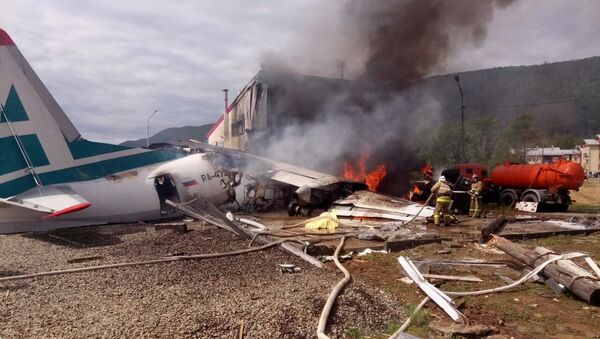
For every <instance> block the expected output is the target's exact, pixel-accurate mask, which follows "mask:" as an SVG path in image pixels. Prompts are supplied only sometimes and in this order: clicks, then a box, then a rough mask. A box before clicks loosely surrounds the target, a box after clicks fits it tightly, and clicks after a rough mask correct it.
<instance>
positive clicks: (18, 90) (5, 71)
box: [0, 29, 172, 198]
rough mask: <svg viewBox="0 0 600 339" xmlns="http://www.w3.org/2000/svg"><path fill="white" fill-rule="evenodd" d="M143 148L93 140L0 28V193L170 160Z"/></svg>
mask: <svg viewBox="0 0 600 339" xmlns="http://www.w3.org/2000/svg"><path fill="white" fill-rule="evenodd" d="M168 158H172V156H171V155H165V154H163V153H160V152H150V151H148V150H146V149H140V148H129V147H125V146H118V145H111V144H105V143H99V142H92V141H88V140H85V139H83V138H82V137H81V135H80V133H79V132H78V131H77V129H76V128H75V126H74V125H73V123H72V122H71V121H70V120H69V118H68V117H67V115H66V114H65V112H64V111H63V110H62V108H61V107H60V106H59V105H58V103H57V102H56V100H55V99H54V98H53V97H52V95H51V94H50V92H49V91H48V89H47V88H46V86H44V84H43V83H42V81H41V80H40V78H39V77H38V76H37V75H36V73H35V72H34V70H33V69H32V68H31V66H30V65H29V63H28V62H27V60H25V58H24V57H23V55H22V54H21V52H20V51H19V49H18V48H17V46H16V45H15V43H14V42H13V40H12V39H11V37H10V36H9V35H8V34H7V33H6V32H5V31H4V30H2V29H0V198H8V197H11V196H14V195H17V194H20V193H23V192H25V191H27V190H30V189H32V188H34V187H36V186H38V187H43V186H46V185H50V184H58V183H64V182H73V181H84V180H93V179H96V178H100V177H103V176H106V175H109V174H112V173H116V172H119V171H124V170H130V169H132V168H135V166H138V167H141V166H144V165H147V164H150V163H157V162H160V161H166V160H169V159H168Z"/></svg>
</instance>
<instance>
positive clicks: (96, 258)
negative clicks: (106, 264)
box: [67, 255, 104, 264]
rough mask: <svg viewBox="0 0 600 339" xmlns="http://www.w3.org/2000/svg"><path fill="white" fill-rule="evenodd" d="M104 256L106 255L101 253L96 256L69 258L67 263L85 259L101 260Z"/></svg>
mask: <svg viewBox="0 0 600 339" xmlns="http://www.w3.org/2000/svg"><path fill="white" fill-rule="evenodd" d="M103 258H104V257H103V256H101V255H95V256H91V257H80V258H73V259H68V260H67V263H68V264H74V263H79V262H85V261H93V260H100V259H103Z"/></svg>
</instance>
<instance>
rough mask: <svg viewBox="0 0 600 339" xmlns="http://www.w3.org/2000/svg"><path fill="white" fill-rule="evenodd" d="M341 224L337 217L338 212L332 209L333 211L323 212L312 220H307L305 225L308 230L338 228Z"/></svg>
mask: <svg viewBox="0 0 600 339" xmlns="http://www.w3.org/2000/svg"><path fill="white" fill-rule="evenodd" d="M338 225H339V221H338V218H337V214H336V212H335V210H334V209H333V210H331V212H323V213H321V215H319V216H318V217H316V218H313V220H312V221H310V222H307V223H306V224H305V225H304V228H306V229H307V230H322V229H324V230H333V229H336V228H337V227H338Z"/></svg>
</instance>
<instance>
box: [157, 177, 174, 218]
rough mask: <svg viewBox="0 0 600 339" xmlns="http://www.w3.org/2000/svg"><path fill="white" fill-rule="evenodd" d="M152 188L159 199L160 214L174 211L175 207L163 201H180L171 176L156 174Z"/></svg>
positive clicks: (168, 213)
mask: <svg viewBox="0 0 600 339" xmlns="http://www.w3.org/2000/svg"><path fill="white" fill-rule="evenodd" d="M154 188H155V189H156V193H157V194H158V200H159V201H160V215H163V216H164V215H170V214H172V213H173V212H175V209H174V208H173V207H172V206H171V205H169V204H167V203H166V202H165V201H167V200H171V201H172V202H175V203H179V202H180V201H179V192H178V191H177V186H176V185H175V180H174V179H173V177H172V176H170V175H168V174H165V175H160V176H157V177H156V178H154Z"/></svg>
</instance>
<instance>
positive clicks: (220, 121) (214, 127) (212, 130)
mask: <svg viewBox="0 0 600 339" xmlns="http://www.w3.org/2000/svg"><path fill="white" fill-rule="evenodd" d="M224 118H225V115H221V117H220V118H219V120H217V122H215V124H214V125H212V127H211V128H210V130H209V131H208V133H206V139H207V140H208V138H210V135H211V134H213V132H214V131H215V130H216V129H217V127H219V125H220V124H221V123H222V122H223V119H224Z"/></svg>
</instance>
